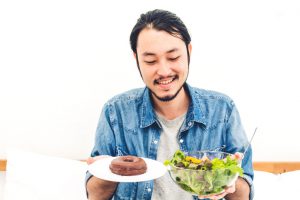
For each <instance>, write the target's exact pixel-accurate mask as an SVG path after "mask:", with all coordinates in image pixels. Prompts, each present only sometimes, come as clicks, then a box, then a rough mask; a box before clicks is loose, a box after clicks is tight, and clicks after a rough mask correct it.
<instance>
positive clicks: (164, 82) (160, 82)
mask: <svg viewBox="0 0 300 200" xmlns="http://www.w3.org/2000/svg"><path fill="white" fill-rule="evenodd" d="M177 78H178V76H177V75H176V76H172V77H168V78H160V79H156V80H154V84H157V85H168V84H170V83H172V82H173V81H174V80H176V79H177Z"/></svg>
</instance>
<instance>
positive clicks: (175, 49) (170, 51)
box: [142, 48, 178, 56]
mask: <svg viewBox="0 0 300 200" xmlns="http://www.w3.org/2000/svg"><path fill="white" fill-rule="evenodd" d="M176 51H178V48H173V49H171V50H168V51H167V52H166V53H173V52H176ZM142 55H143V56H155V55H156V54H155V53H152V52H148V51H146V52H144V53H143V54H142Z"/></svg>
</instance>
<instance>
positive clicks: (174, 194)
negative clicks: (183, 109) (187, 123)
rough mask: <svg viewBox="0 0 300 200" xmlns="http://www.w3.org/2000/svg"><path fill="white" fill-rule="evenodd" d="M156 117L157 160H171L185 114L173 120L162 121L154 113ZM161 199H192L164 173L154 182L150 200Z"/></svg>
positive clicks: (177, 146) (159, 116)
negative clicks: (158, 134) (157, 123)
mask: <svg viewBox="0 0 300 200" xmlns="http://www.w3.org/2000/svg"><path fill="white" fill-rule="evenodd" d="M156 115H157V118H158V120H159V122H160V124H161V126H162V131H161V135H160V140H159V146H158V151H157V160H158V161H160V162H164V161H165V160H166V159H169V158H171V157H172V156H173V154H174V153H175V151H176V150H178V149H179V144H178V139H177V136H178V133H179V130H180V127H181V126H182V124H183V122H184V120H185V117H186V114H184V115H182V116H179V117H178V118H176V119H173V120H167V119H164V118H163V117H162V116H161V115H159V114H158V113H156ZM161 199H172V200H183V199H184V200H192V199H193V197H192V195H191V194H189V193H187V192H185V191H184V190H182V189H181V188H180V187H179V186H177V185H176V184H175V183H174V182H173V180H172V179H171V177H170V175H169V174H168V173H166V174H165V175H164V176H162V177H160V178H158V179H155V180H154V188H153V193H152V200H161Z"/></svg>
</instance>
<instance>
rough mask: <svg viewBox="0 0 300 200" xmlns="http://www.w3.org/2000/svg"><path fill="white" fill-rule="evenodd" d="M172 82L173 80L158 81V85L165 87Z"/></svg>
mask: <svg viewBox="0 0 300 200" xmlns="http://www.w3.org/2000/svg"><path fill="white" fill-rule="evenodd" d="M172 81H173V79H170V80H166V81H159V82H158V83H159V84H162V85H167V84H169V83H171V82H172Z"/></svg>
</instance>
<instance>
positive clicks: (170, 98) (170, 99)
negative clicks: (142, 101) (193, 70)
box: [148, 77, 185, 102]
mask: <svg viewBox="0 0 300 200" xmlns="http://www.w3.org/2000/svg"><path fill="white" fill-rule="evenodd" d="M176 78H178V77H176ZM184 84H185V81H184V83H183V84H182V85H181V86H180V88H179V89H178V90H177V91H176V93H175V94H174V95H167V96H163V97H160V96H158V95H157V94H156V93H155V92H153V91H152V90H151V89H150V88H149V87H148V89H149V90H150V91H151V93H152V94H153V95H154V96H155V97H156V98H157V99H158V100H160V101H162V102H168V101H172V100H173V99H175V98H176V97H177V95H178V94H179V92H180V91H181V90H182V88H183V86H184Z"/></svg>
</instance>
